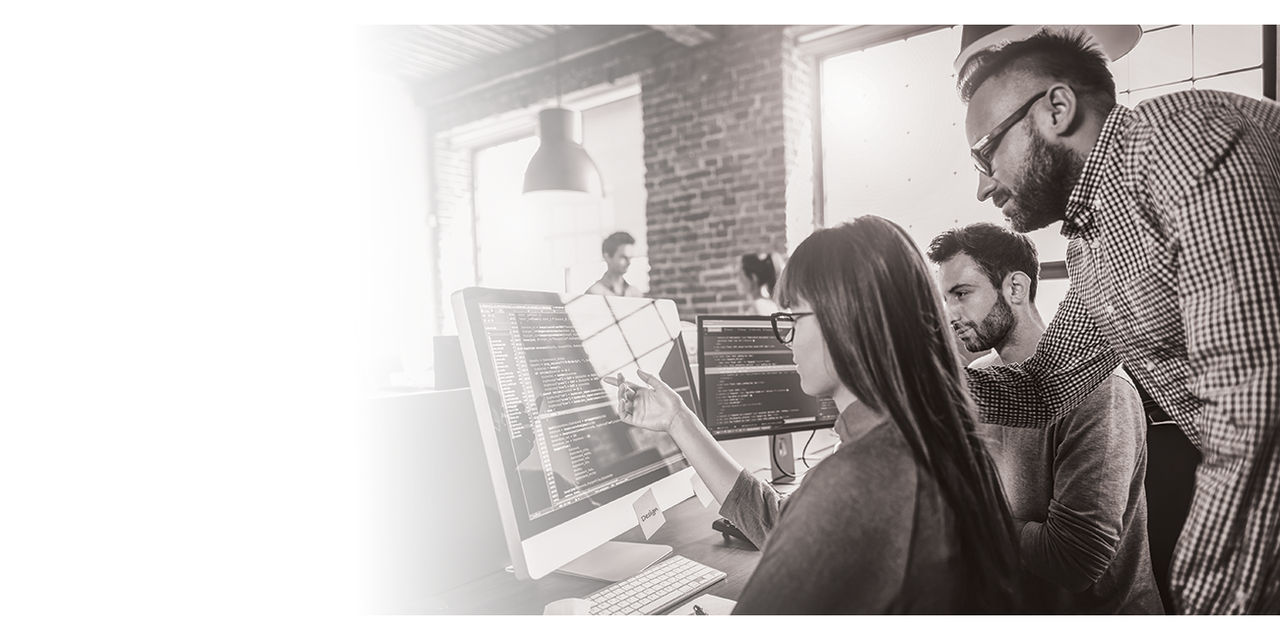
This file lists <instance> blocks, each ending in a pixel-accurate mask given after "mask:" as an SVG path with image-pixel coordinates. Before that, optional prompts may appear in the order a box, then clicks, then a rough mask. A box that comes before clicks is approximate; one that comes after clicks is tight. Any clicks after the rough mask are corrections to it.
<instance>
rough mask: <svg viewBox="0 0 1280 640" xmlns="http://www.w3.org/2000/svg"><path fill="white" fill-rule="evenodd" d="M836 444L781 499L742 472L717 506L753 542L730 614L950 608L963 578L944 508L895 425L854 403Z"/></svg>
mask: <svg viewBox="0 0 1280 640" xmlns="http://www.w3.org/2000/svg"><path fill="white" fill-rule="evenodd" d="M836 431H837V433H839V434H840V436H841V440H842V446H841V447H840V449H839V450H838V451H836V452H835V453H833V454H831V455H830V456H828V457H827V458H826V459H825V460H823V461H822V462H821V463H819V464H817V465H816V466H814V468H813V469H812V470H811V471H809V473H808V474H807V475H806V477H805V480H804V483H803V484H801V486H800V488H799V489H796V491H795V493H793V494H792V495H791V497H790V498H789V499H787V500H785V501H783V500H782V499H781V497H780V496H779V495H778V494H777V493H776V492H775V491H774V490H773V489H772V488H771V487H770V486H769V485H768V484H766V483H764V482H762V481H760V480H757V479H756V478H754V477H752V476H751V475H750V474H748V473H746V472H745V471H744V472H742V473H741V474H739V476H738V479H737V482H736V483H735V484H734V486H733V489H732V490H730V492H729V495H728V496H727V497H726V498H725V503H724V505H723V506H722V507H721V509H720V513H721V515H723V516H725V517H726V518H729V519H730V520H732V521H733V522H734V523H735V524H737V525H738V527H739V528H740V529H741V530H742V531H743V533H745V534H746V535H747V537H749V538H751V540H752V541H753V542H755V543H756V545H757V546H760V547H761V549H762V551H761V553H762V555H761V558H760V563H759V564H758V565H757V566H756V570H755V572H754V573H753V574H751V578H750V579H749V580H748V581H747V585H746V587H745V588H743V591H742V594H741V595H740V596H739V599H738V604H737V607H736V608H735V609H734V613H773V614H806V613H954V612H958V611H959V609H960V603H961V599H962V595H963V593H964V588H965V581H964V578H963V574H962V569H961V566H960V557H959V552H958V545H959V541H958V538H957V534H956V531H955V524H954V518H953V514H952V512H951V509H950V507H948V506H947V504H946V502H945V501H944V499H943V496H942V493H941V490H940V489H939V487H938V484H937V482H936V481H935V480H934V478H933V477H932V476H931V475H930V474H929V473H928V471H927V470H925V469H923V468H921V467H920V466H918V465H917V464H916V461H915V457H914V456H913V455H912V453H911V449H910V448H909V447H908V445H907V442H906V440H905V439H904V438H903V436H902V433H901V432H900V431H899V430H898V429H897V427H895V426H894V425H893V424H891V423H890V422H888V421H884V420H880V419H879V418H878V417H874V416H871V415H869V412H868V411H867V410H866V409H865V407H863V406H862V405H860V404H858V403H854V404H853V405H851V406H850V407H848V408H846V409H845V411H844V412H843V413H841V415H840V420H839V422H838V423H837V426H836Z"/></svg>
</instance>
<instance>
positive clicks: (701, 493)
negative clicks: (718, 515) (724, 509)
mask: <svg viewBox="0 0 1280 640" xmlns="http://www.w3.org/2000/svg"><path fill="white" fill-rule="evenodd" d="M692 482H693V495H695V496H698V502H701V503H702V506H704V507H709V506H711V503H713V502H715V501H716V497H715V496H713V495H711V489H708V488H707V483H705V482H703V481H702V476H700V475H698V474H696V473H695V474H693V480H692Z"/></svg>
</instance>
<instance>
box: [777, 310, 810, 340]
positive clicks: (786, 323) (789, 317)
mask: <svg viewBox="0 0 1280 640" xmlns="http://www.w3.org/2000/svg"><path fill="white" fill-rule="evenodd" d="M811 315H813V312H812V311H801V312H799V313H787V312H785V311H780V312H778V313H774V314H771V315H770V316H769V322H771V323H772V324H773V337H775V338H777V339H778V342H781V343H782V344H787V345H789V344H791V341H792V340H794V339H795V337H796V321H797V320H799V319H800V318H803V317H805V316H811Z"/></svg>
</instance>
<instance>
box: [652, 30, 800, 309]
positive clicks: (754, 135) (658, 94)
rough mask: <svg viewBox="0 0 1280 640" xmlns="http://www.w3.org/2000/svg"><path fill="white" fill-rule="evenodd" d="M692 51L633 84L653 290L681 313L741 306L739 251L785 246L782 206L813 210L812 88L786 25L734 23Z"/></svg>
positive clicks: (785, 211) (796, 212) (797, 213)
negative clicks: (640, 115) (639, 114)
mask: <svg viewBox="0 0 1280 640" xmlns="http://www.w3.org/2000/svg"><path fill="white" fill-rule="evenodd" d="M696 53H697V55H688V56H682V57H673V58H672V59H670V60H666V61H662V62H661V63H660V64H658V65H656V66H655V67H653V68H651V69H649V70H646V71H645V72H644V73H643V74H641V80H640V83H641V94H640V96H641V100H642V102H643V105H644V128H645V145H644V155H645V168H646V171H647V172H646V176H645V186H646V189H647V190H648V195H649V200H648V210H647V213H646V218H647V221H648V231H647V232H648V238H649V265H650V271H649V282H650V286H651V289H650V295H653V296H655V297H668V298H673V299H675V300H676V302H677V303H678V304H679V306H680V310H681V315H682V316H683V317H685V319H689V320H692V319H693V317H694V316H696V315H698V314H703V313H741V312H744V311H746V310H747V302H746V301H745V300H743V299H742V298H741V297H740V294H739V293H738V289H737V278H738V276H737V270H738V264H739V263H738V260H739V257H738V256H739V255H741V254H742V253H744V252H749V251H750V252H758V251H779V252H784V253H785V252H786V251H787V248H788V243H787V227H788V224H787V223H788V215H789V212H790V216H791V218H793V219H795V220H799V221H800V223H805V222H807V223H809V224H810V225H811V221H812V215H813V207H812V187H811V185H812V169H811V168H812V161H811V158H810V155H811V153H812V151H811V149H812V147H811V146H810V144H809V139H810V138H811V136H810V134H809V124H808V123H809V119H810V116H809V115H808V112H807V111H803V110H804V109H807V105H808V104H809V102H810V100H809V93H810V91H811V85H810V80H809V75H808V73H807V71H806V65H803V64H799V63H800V62H801V60H800V58H799V54H798V53H797V52H795V51H794V47H793V46H791V45H790V43H789V39H788V38H786V37H785V35H784V30H783V29H782V28H781V27H742V28H736V29H733V30H731V31H729V32H728V33H727V34H726V36H725V37H723V38H721V39H720V40H718V41H716V42H712V43H709V44H707V45H703V46H702V47H700V48H699V49H698V50H697V52H696ZM802 111H803V113H802ZM805 167H809V171H808V173H807V174H806V173H805ZM806 216H807V217H806ZM809 228H810V229H811V226H810V227H809ZM805 233H806V234H807V231H806V232H805Z"/></svg>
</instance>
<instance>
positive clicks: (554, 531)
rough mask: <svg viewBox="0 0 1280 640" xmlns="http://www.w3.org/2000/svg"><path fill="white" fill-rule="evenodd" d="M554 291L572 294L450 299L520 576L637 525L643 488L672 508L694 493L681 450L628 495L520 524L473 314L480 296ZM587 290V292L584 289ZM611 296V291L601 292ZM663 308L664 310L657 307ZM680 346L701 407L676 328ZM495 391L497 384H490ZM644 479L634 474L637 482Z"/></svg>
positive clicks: (471, 293) (462, 294) (474, 292)
mask: <svg viewBox="0 0 1280 640" xmlns="http://www.w3.org/2000/svg"><path fill="white" fill-rule="evenodd" d="M546 295H554V296H557V297H559V298H560V299H561V300H564V301H566V302H567V301H568V300H567V299H572V298H573V297H574V296H572V295H571V294H565V293H560V292H554V291H530V290H514V289H494V288H488V287H467V288H465V289H461V290H459V291H456V292H454V294H453V296H452V303H453V307H454V316H455V320H456V323H457V329H458V336H459V340H460V342H461V345H462V354H463V363H464V365H465V368H466V371H467V379H468V382H469V383H470V384H469V385H468V386H469V387H470V389H471V398H472V402H473V404H474V405H475V410H476V424H477V425H478V428H479V429H480V436H481V442H482V443H483V445H484V450H485V460H486V462H487V464H488V467H489V474H490V478H491V479H492V480H493V485H494V492H495V494H496V497H497V503H498V512H499V516H500V518H501V520H502V527H503V533H504V537H505V538H506V540H507V549H508V551H509V553H510V554H511V563H512V568H513V569H514V572H515V574H516V576H517V577H518V578H520V579H522V580H528V579H534V580H536V579H538V578H541V577H543V576H545V575H547V574H549V573H551V572H552V571H555V570H556V569H559V568H560V567H562V566H564V565H565V564H567V563H569V562H571V561H573V560H575V559H577V558H578V557H581V556H582V555H583V554H585V553H587V552H589V551H591V550H592V549H594V548H595V547H598V546H599V545H601V544H604V543H606V542H608V541H610V540H612V539H613V538H615V537H617V536H618V535H620V534H622V533H625V532H626V531H628V530H630V529H632V528H634V527H636V526H638V520H637V517H636V514H635V511H634V509H633V505H634V503H635V502H636V500H638V499H639V498H640V497H641V496H642V495H644V493H645V492H647V491H650V490H652V491H653V494H654V498H655V499H656V501H657V503H658V507H659V508H660V509H662V510H666V509H669V508H671V507H673V506H675V505H676V504H679V503H680V502H683V501H684V500H686V499H688V498H690V497H692V496H693V476H694V470H693V466H692V465H691V464H689V462H688V460H687V459H686V458H685V457H684V455H683V453H681V456H680V460H681V462H682V463H683V464H684V465H685V467H684V468H682V469H679V470H678V471H676V472H674V473H672V474H669V475H667V476H664V477H660V478H657V479H656V480H653V481H652V482H650V483H649V484H647V485H645V486H642V487H639V488H637V489H635V490H633V491H630V492H628V493H626V494H624V495H621V496H618V497H615V498H614V499H613V500H610V501H609V502H607V503H605V504H603V505H599V506H596V507H595V508H593V509H590V510H587V511H586V512H585V513H579V514H577V515H574V516H572V517H570V518H569V519H568V520H567V521H564V522H560V523H558V524H555V525H552V526H550V527H548V528H546V529H544V530H541V531H538V532H535V533H533V534H532V535H528V534H527V532H526V531H523V530H522V527H521V518H520V517H519V516H518V515H517V513H516V506H515V496H514V494H513V493H512V491H511V489H510V487H511V485H510V482H511V479H510V476H509V475H508V465H507V464H506V463H505V461H504V457H503V453H502V450H501V449H500V444H499V442H498V437H497V435H498V434H497V423H496V421H495V419H494V417H493V415H492V413H491V407H492V404H491V397H490V394H491V390H489V389H486V388H479V387H478V386H477V382H479V381H482V380H483V374H482V370H481V365H480V353H479V351H478V349H477V346H478V343H477V342H476V336H474V335H473V334H472V331H471V324H472V323H471V317H472V316H473V315H474V313H475V312H476V311H477V308H478V307H477V305H478V304H479V302H480V300H479V298H481V297H487V298H494V297H509V298H515V299H519V298H526V299H530V300H534V299H536V298H537V297H539V296H546ZM582 295H589V294H582ZM600 297H613V296H600ZM654 301H655V302H656V303H658V305H659V306H667V305H670V310H671V312H672V314H673V315H674V316H675V317H677V318H678V317H679V316H678V314H676V313H675V311H676V309H675V302H674V301H672V300H667V299H654ZM659 313H661V311H659ZM676 339H677V340H678V341H679V344H678V345H677V348H678V349H679V351H680V357H681V360H682V361H683V363H684V373H685V377H686V379H687V380H688V381H689V388H690V393H691V394H692V398H693V400H694V406H693V407H691V409H692V410H693V411H695V412H699V411H700V408H699V407H700V405H701V403H700V401H699V399H698V398H699V396H698V392H697V387H696V385H695V384H694V378H693V372H692V369H691V368H690V366H689V358H688V353H687V351H686V350H685V348H684V342H683V337H682V336H680V335H679V334H677V336H676ZM492 392H493V393H496V390H492ZM638 480H640V479H636V480H633V482H635V481H638Z"/></svg>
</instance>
